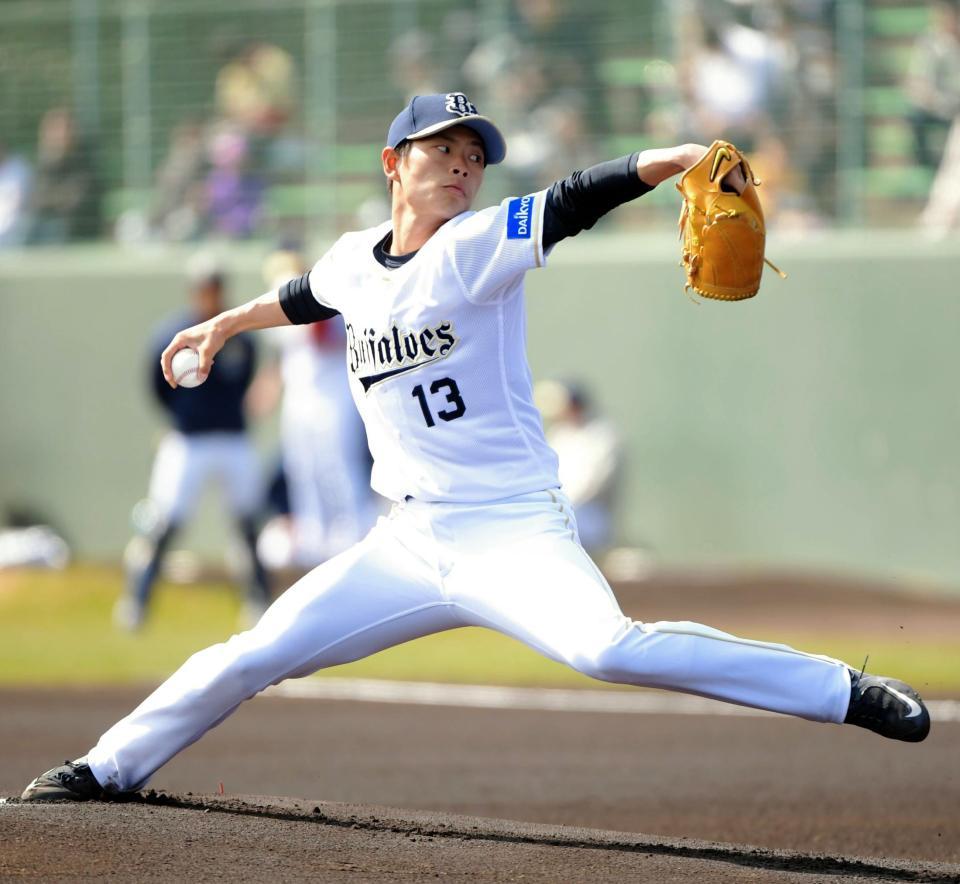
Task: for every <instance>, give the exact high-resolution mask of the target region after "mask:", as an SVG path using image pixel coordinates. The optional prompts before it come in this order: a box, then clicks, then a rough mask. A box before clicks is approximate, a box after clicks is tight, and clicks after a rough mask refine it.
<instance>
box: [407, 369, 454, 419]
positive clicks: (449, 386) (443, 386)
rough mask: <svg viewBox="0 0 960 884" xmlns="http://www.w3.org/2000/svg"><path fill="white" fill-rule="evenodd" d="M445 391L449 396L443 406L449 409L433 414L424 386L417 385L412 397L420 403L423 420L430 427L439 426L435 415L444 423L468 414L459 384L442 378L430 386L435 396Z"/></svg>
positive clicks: (450, 379) (451, 379)
mask: <svg viewBox="0 0 960 884" xmlns="http://www.w3.org/2000/svg"><path fill="white" fill-rule="evenodd" d="M444 391H445V392H446V394H447V398H446V399H445V400H444V401H443V402H442V403H441V404H443V405H446V406H447V407H445V408H443V409H442V410H440V411H435V412H433V413H431V411H430V400H429V399H428V398H427V394H426V393H425V392H424V389H423V384H417V386H415V387H414V388H413V392H412V394H411V395H412V396H413V397H414V398H415V399H416V400H417V401H418V402H419V403H420V410H421V411H422V412H423V419H424V420H425V421H426V422H427V426H428V427H435V426H436V424H437V422H436V421H435V420H434V419H433V415H434V414H436V416H437V417H438V418H440V420H442V421H455V420H456V419H457V418H458V417H463V416H464V414H466V411H467V406H466V405H464V404H463V399H462V398H461V397H460V389H459V388H458V387H457V382H456V381H455V380H454V379H453V378H440V380H438V381H434V382H433V383H432V384H431V385H430V393H431V394H432V395H433V396H436V395H437V394H438V393H441V392H444Z"/></svg>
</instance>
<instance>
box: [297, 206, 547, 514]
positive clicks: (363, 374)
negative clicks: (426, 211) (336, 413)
mask: <svg viewBox="0 0 960 884" xmlns="http://www.w3.org/2000/svg"><path fill="white" fill-rule="evenodd" d="M545 196H546V193H545V192H540V193H536V194H532V195H529V196H524V197H518V198H514V199H511V200H505V201H504V202H503V203H502V204H501V205H500V206H495V207H492V208H490V209H485V210H483V211H480V212H464V213H462V214H460V215H458V216H456V217H455V218H453V219H451V220H450V221H448V222H447V223H446V224H444V225H443V226H442V227H441V228H440V229H439V230H438V231H437V233H435V234H434V235H433V236H432V237H431V238H430V239H429V240H428V241H427V243H426V244H425V245H424V246H423V248H422V249H420V251H419V252H418V253H417V254H416V256H415V257H414V258H412V259H411V260H410V261H408V262H407V263H406V264H404V265H403V266H402V267H398V268H396V269H393V270H388V269H387V268H385V267H383V266H382V265H381V264H380V263H379V262H378V261H377V260H376V259H375V257H374V255H373V248H374V246H375V245H376V244H377V243H378V242H379V241H380V240H381V239H383V237H384V236H385V235H386V234H387V233H388V232H389V230H390V223H389V222H387V223H385V224H382V225H380V226H378V227H373V228H370V229H368V230H364V231H360V232H357V233H348V234H345V235H344V236H342V237H341V238H340V239H339V240H338V241H337V242H336V243H335V244H334V246H333V247H332V248H331V249H330V250H329V251H328V252H327V253H326V254H325V255H324V256H323V257H322V258H321V259H320V261H318V262H317V264H316V266H315V267H314V268H313V270H312V271H311V273H310V287H311V290H312V292H313V295H314V297H315V298H316V299H317V301H319V302H320V304H322V305H323V306H325V307H332V308H333V309H335V310H338V311H339V312H340V313H341V314H342V315H343V318H344V322H345V324H346V329H347V366H348V370H349V375H350V387H351V392H352V394H353V398H354V401H355V402H356V404H357V408H358V409H359V411H360V415H361V417H362V418H363V422H364V424H365V425H366V429H367V441H368V444H369V446H370V451H371V453H372V454H373V458H374V467H373V475H372V477H371V484H372V485H373V488H374V489H375V490H376V491H378V492H379V493H380V494H383V495H384V496H385V497H388V498H390V499H392V500H397V501H399V500H403V499H405V498H407V497H410V498H414V499H417V500H423V501H447V502H457V501H460V502H479V501H485V500H499V499H503V498H507V497H513V496H516V495H519V494H525V493H527V492H530V491H537V490H543V489H546V488H557V487H558V486H559V480H558V478H557V458H556V455H554V453H553V451H552V450H551V449H550V447H549V446H548V445H547V443H546V440H545V439H544V435H543V427H542V422H541V419H540V414H539V412H538V411H537V409H536V407H535V406H534V404H533V392H532V382H531V375H530V369H529V366H528V364H527V359H526V354H525V344H526V340H525V339H526V318H525V311H524V301H523V277H524V274H525V273H526V271H528V270H530V269H532V268H534V267H539V266H541V265H542V264H543V263H544V253H543V248H542V244H541V230H542V218H543V207H544V202H545Z"/></svg>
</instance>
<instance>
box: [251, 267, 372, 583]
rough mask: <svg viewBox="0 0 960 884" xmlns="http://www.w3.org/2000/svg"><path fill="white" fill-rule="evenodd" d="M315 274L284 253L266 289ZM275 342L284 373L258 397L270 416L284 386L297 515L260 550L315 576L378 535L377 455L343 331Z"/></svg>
mask: <svg viewBox="0 0 960 884" xmlns="http://www.w3.org/2000/svg"><path fill="white" fill-rule="evenodd" d="M307 270H309V267H308V266H307V265H306V263H305V262H304V260H303V256H302V255H300V254H299V253H298V252H297V251H294V250H292V249H280V250H278V251H276V252H274V253H273V254H272V255H270V256H269V257H268V258H267V261H266V263H265V265H264V273H263V275H264V281H265V282H266V283H267V285H268V286H269V287H270V288H273V289H279V288H280V287H281V286H283V285H285V284H286V283H287V282H289V281H290V280H291V279H298V278H299V277H300V276H302V275H303V274H304V273H305V272H306V271H307ZM272 338H273V341H274V342H275V343H276V344H277V346H278V347H279V348H280V351H281V355H280V365H279V368H278V369H277V368H276V367H267V368H265V369H264V371H263V372H261V375H260V376H259V377H258V378H257V381H256V384H255V387H254V390H252V391H251V392H255V393H256V394H257V395H256V397H255V400H254V401H255V403H256V410H257V411H258V412H261V413H262V412H264V411H266V410H268V409H269V408H272V406H273V405H274V404H275V402H276V398H277V396H278V395H279V388H280V386H281V384H282V390H283V394H282V395H283V399H282V403H281V414H280V439H281V449H282V463H283V473H284V476H285V478H286V484H287V495H288V500H289V506H290V515H289V519H285V518H283V517H280V518H278V519H275V520H272V521H271V522H270V523H268V525H267V526H266V527H265V528H264V531H263V532H262V533H261V535H260V541H259V544H258V546H259V549H260V555H261V559H262V560H263V561H264V562H265V563H266V564H268V565H269V566H270V567H272V568H274V567H275V568H295V569H309V568H313V567H315V566H316V565H319V564H320V563H321V562H324V561H326V560H327V559H329V558H332V557H333V556H335V555H337V553H340V552H343V550H345V549H347V547H350V546H353V544H355V543H356V542H357V541H359V540H360V539H361V538H362V537H363V535H364V534H366V533H367V531H369V530H370V528H372V527H373V522H374V518H375V516H376V505H375V503H374V499H373V495H372V493H371V491H370V455H369V451H368V450H367V442H366V437H365V435H364V431H363V422H362V421H361V420H360V416H359V415H358V414H357V409H356V407H355V406H354V404H353V398H352V397H351V396H350V388H349V386H348V383H347V369H346V363H345V360H344V351H345V349H346V334H345V332H344V329H343V323H342V322H324V323H315V324H312V325H307V326H300V327H294V328H282V329H275V330H273V333H272ZM271 388H272V389H271Z"/></svg>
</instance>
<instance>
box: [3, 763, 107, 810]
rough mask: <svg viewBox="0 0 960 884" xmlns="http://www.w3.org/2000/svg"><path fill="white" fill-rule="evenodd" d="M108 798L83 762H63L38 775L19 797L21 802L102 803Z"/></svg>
mask: <svg viewBox="0 0 960 884" xmlns="http://www.w3.org/2000/svg"><path fill="white" fill-rule="evenodd" d="M108 797H109V796H108V795H107V793H106V792H105V791H104V790H103V787H102V786H101V785H100V784H99V783H98V782H97V780H96V778H95V777H94V775H93V772H92V771H91V770H90V767H89V765H87V764H86V763H85V762H83V761H65V762H63V764H61V765H60V766H59V767H55V768H53V769H52V770H48V771H47V772H46V773H45V774H40V776H38V777H37V778H36V779H35V780H34V781H33V782H32V783H31V784H30V785H29V786H27V788H26V789H24V790H23V795H21V796H20V800H21V801H91V800H93V801H102V800H106V799H107V798H108Z"/></svg>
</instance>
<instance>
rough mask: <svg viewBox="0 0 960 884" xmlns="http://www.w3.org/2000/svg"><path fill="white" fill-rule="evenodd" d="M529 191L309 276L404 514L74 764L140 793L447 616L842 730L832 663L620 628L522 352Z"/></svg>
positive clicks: (585, 660)
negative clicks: (344, 338) (247, 711)
mask: <svg viewBox="0 0 960 884" xmlns="http://www.w3.org/2000/svg"><path fill="white" fill-rule="evenodd" d="M543 200H544V194H542V193H539V194H534V195H532V196H527V197H522V198H519V199H513V200H509V201H508V202H506V203H504V204H503V205H501V206H500V207H499V208H493V209H489V210H486V211H483V212H466V213H464V214H462V215H458V216H457V217H456V218H453V219H452V220H450V221H448V222H447V223H446V224H445V225H444V226H443V227H442V228H440V230H439V231H438V232H437V233H436V234H434V236H433V237H432V238H431V239H430V240H429V241H428V242H427V244H426V245H425V246H424V247H423V248H422V249H421V250H420V251H419V252H418V253H417V255H416V256H415V257H413V258H412V259H411V260H409V261H407V262H406V264H404V265H403V266H402V267H400V268H398V269H396V270H391V271H388V270H386V269H384V268H383V267H381V265H380V264H379V263H378V262H377V260H376V259H375V258H374V256H373V248H374V246H375V245H376V244H377V243H378V242H379V241H380V240H381V239H382V238H383V237H384V236H385V235H386V233H387V232H388V230H389V227H388V226H387V225H383V226H381V227H376V228H373V229H371V230H366V231H363V232H361V233H351V234H347V235H346V236H344V237H343V238H341V239H340V240H339V241H338V242H337V243H336V244H335V245H334V247H333V248H332V249H331V250H330V251H329V252H328V253H327V254H326V255H325V256H324V257H323V259H322V260H321V261H320V262H319V263H318V264H317V266H316V267H315V268H314V270H313V271H312V273H311V289H312V290H313V293H314V296H315V297H316V298H317V300H318V301H320V303H321V304H323V305H325V306H327V307H332V308H334V309H336V310H339V311H340V312H341V313H342V314H343V317H344V320H345V322H346V327H347V332H348V342H347V343H348V346H347V360H348V367H349V371H350V384H351V391H352V393H353V397H354V399H355V401H356V402H357V405H358V406H359V408H360V413H361V415H362V417H363V419H364V422H365V423H366V427H367V434H368V438H369V442H370V448H371V450H372V451H373V454H374V456H375V458H376V467H375V469H374V477H373V484H374V487H375V488H376V489H377V490H378V491H380V492H381V493H383V494H386V495H388V496H390V497H392V498H394V499H395V500H397V501H398V503H396V504H395V505H394V507H393V509H392V510H391V513H390V515H389V516H387V517H384V518H382V519H380V520H379V521H378V522H377V524H376V526H374V528H373V530H371V531H370V533H369V534H368V535H367V536H366V537H365V538H364V539H363V540H361V541H360V542H359V543H357V544H356V545H355V546H353V547H351V548H350V549H348V550H346V551H344V552H343V553H341V554H340V555H338V556H335V557H334V558H332V559H330V560H328V561H326V562H324V563H323V564H322V565H320V566H318V567H317V568H314V569H313V570H312V571H311V572H310V573H309V574H307V575H306V576H305V577H303V578H302V579H301V580H299V581H298V582H297V583H296V584H295V585H294V586H292V587H291V588H290V589H289V590H287V591H286V592H285V593H284V594H283V595H282V596H280V598H279V599H277V600H276V601H275V602H274V603H273V605H271V607H270V608H269V610H268V611H267V612H266V613H265V614H264V615H263V617H262V618H261V620H260V621H259V623H258V624H257V625H256V626H255V627H254V628H253V629H252V630H250V631H249V632H245V633H241V634H240V635H236V636H234V637H233V638H231V639H230V640H229V641H228V642H224V643H222V644H218V645H214V646H213V647H211V648H208V649H207V650H205V651H201V652H200V653H198V654H194V655H193V656H192V657H191V658H190V659H189V660H187V662H186V663H184V665H183V666H182V667H181V668H180V669H179V670H178V671H177V672H175V673H174V674H173V675H172V676H171V677H170V678H169V679H167V681H166V682H165V683H164V684H163V685H161V686H160V687H159V688H157V690H156V691H154V692H153V694H151V695H150V696H149V697H148V698H147V699H146V700H144V702H143V703H141V704H140V705H139V706H138V707H137V708H136V709H135V710H134V711H133V712H132V713H130V715H128V716H127V717H126V718H124V719H122V720H121V721H119V722H117V724H115V725H114V726H113V727H112V728H110V729H109V730H108V731H107V732H106V733H105V734H104V735H103V736H101V738H100V740H99V742H98V743H97V745H96V746H95V747H94V748H93V749H91V750H90V753H89V755H88V756H87V761H88V762H89V764H90V769H91V771H92V772H93V774H94V776H95V777H96V779H97V781H98V782H99V783H100V784H101V785H103V786H104V787H105V788H107V789H110V790H116V791H126V790H130V789H136V788H140V787H142V786H143V785H145V784H146V782H147V780H148V779H149V778H150V776H151V775H152V774H153V772H154V771H156V770H157V769H158V768H159V767H160V766H161V765H163V764H165V763H166V762H167V761H168V760H169V759H170V758H172V757H173V756H174V755H175V754H176V753H177V752H179V751H180V750H181V749H183V748H185V747H186V746H189V745H190V743H192V742H193V741H195V740H196V739H197V738H198V737H199V736H200V735H201V734H203V733H204V732H205V731H207V730H209V729H210V728H211V727H214V726H215V725H216V724H218V723H219V722H221V721H223V720H224V719H225V718H226V717H227V716H228V715H229V714H230V713H231V712H232V711H233V710H234V709H236V708H237V706H239V704H240V703H242V702H243V701H244V700H246V699H248V698H250V697H252V696H253V695H254V694H256V693H257V692H258V691H261V690H263V689H264V688H265V687H266V686H267V685H271V684H276V683H277V682H280V681H282V680H284V679H286V678H291V677H300V676H304V675H307V674H309V673H311V672H314V671H316V670H318V669H323V668H325V667H329V666H339V665H342V664H344V663H349V662H351V661H352V660H358V659H360V658H362V657H366V656H369V655H370V654H374V653H377V652H378V651H381V650H383V649H385V648H389V647H392V646H394V645H397V644H400V643H402V642H406V641H410V640H411V639H415V638H418V637H420V636H424V635H429V634H431V633H434V632H440V631H442V630H446V629H454V628H457V627H461V626H481V627H486V628H489V629H495V630H497V631H499V632H501V633H503V634H505V635H509V636H512V637H514V638H516V639H518V640H519V641H522V642H525V643H526V644H527V645H528V646H529V647H531V648H534V649H535V650H537V651H539V652H540V653H542V654H545V655H546V656H548V657H550V658H551V659H553V660H557V661H559V662H563V663H565V664H567V665H569V666H572V667H573V668H575V669H577V670H578V671H580V672H583V673H585V674H588V675H591V676H593V677H594V678H598V679H602V680H604V681H611V682H620V683H623V684H632V685H646V686H650V687H659V688H667V689H670V690H678V691H686V692H688V693H694V694H701V695H703V696H706V697H713V698H715V699H720V700H726V701H728V702H733V703H740V704H743V705H747V706H758V707H760V708H763V709H772V710H775V711H777V712H786V713H789V714H792V715H800V716H803V717H805V718H810V719H813V720H815V721H833V722H840V721H843V719H844V716H845V713H846V710H847V707H848V705H849V701H850V673H849V671H848V669H847V667H846V666H845V665H844V664H843V663H842V662H840V661H839V660H831V659H829V658H827V657H818V656H814V655H811V654H804V653H801V652H799V651H795V650H794V649H792V648H790V647H787V646H786V645H779V644H768V643H764V642H758V641H753V640H750V639H739V638H737V637H736V636H732V635H729V634H728V633H725V632H720V631H719V630H716V629H711V628H710V627H707V626H702V625H701V624H697V623H689V622H686V621H679V622H657V623H641V622H639V621H635V620H631V619H630V618H628V617H626V616H625V615H624V614H623V612H622V611H621V610H620V608H619V606H618V605H617V601H616V599H615V597H614V595H613V592H612V591H611V589H610V587H609V586H608V585H607V582H606V580H604V578H603V575H602V574H601V573H600V571H599V570H598V569H597V567H596V565H594V564H593V562H592V561H591V560H590V558H589V556H588V555H587V554H586V552H585V551H584V549H583V547H582V546H581V545H580V543H579V541H578V538H577V524H576V518H575V516H574V514H573V511H572V509H571V508H570V504H569V501H568V499H567V498H566V495H564V494H563V492H561V491H557V490H554V489H555V488H556V486H557V461H556V458H555V457H554V455H553V452H552V451H551V450H550V449H549V448H548V447H547V444H546V442H545V441H544V438H543V433H542V429H541V423H540V416H539V414H538V413H537V411H536V409H535V408H534V406H533V404H532V394H531V385H530V372H529V369H528V368H527V362H526V357H525V355H524V348H523V342H524V315H523V275H524V273H525V272H526V271H527V270H529V269H531V268H532V267H536V266H538V265H540V264H542V263H543V250H542V248H541V240H540V230H541V221H542V217H543ZM408 496H409V497H411V498H413V499H412V500H409V501H408V500H405V498H406V497H408Z"/></svg>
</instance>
